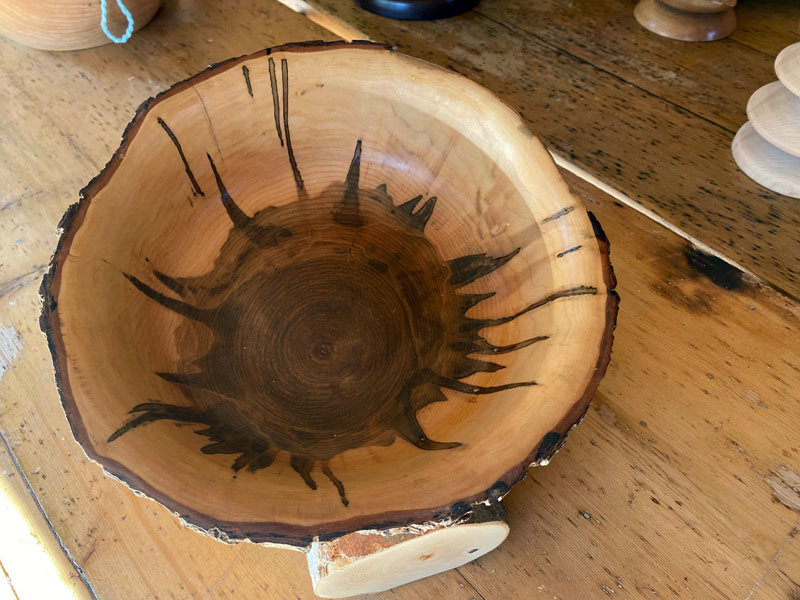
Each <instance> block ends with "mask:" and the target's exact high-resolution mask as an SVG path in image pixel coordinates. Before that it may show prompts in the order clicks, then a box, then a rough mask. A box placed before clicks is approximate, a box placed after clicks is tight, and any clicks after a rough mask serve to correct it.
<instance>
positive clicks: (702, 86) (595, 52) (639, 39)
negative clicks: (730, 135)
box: [476, 0, 800, 132]
mask: <svg viewBox="0 0 800 600" xmlns="http://www.w3.org/2000/svg"><path fill="white" fill-rule="evenodd" d="M747 6H748V5H747V3H744V4H743V6H742V8H741V9H740V11H741V10H744V11H745V12H747V11H748V8H747ZM749 10H752V8H749ZM476 12H477V13H478V14H480V15H482V16H484V17H486V18H488V19H491V20H494V21H496V22H498V23H502V24H503V25H504V26H506V27H508V28H510V29H513V30H514V31H516V32H519V33H521V34H524V35H529V36H533V37H535V38H537V39H539V40H541V41H543V42H546V43H548V44H550V45H552V46H553V47H555V48H558V49H559V50H561V51H562V52H565V53H567V54H569V55H571V56H574V57H576V58H578V59H579V60H583V61H586V62H587V63H590V64H591V65H593V66H595V67H597V68H598V69H600V70H602V71H605V72H608V73H610V74H613V75H614V76H616V77H618V78H619V79H621V80H623V81H625V82H627V83H630V84H632V85H633V86H635V87H636V88H639V89H642V90H644V91H646V92H649V93H650V94H652V95H654V96H658V97H659V98H663V99H664V100H667V101H668V102H670V103H672V104H675V105H676V106H680V107H682V108H685V109H686V110H688V111H690V112H691V113H694V114H695V115H697V116H700V117H703V118H705V119H707V120H709V121H712V122H713V123H715V124H717V125H719V126H721V127H723V128H725V129H727V130H728V131H731V132H735V131H736V130H737V129H738V128H739V126H740V125H741V124H742V123H744V121H745V120H747V117H746V116H745V106H746V104H747V100H748V98H749V97H750V94H752V93H753V92H754V91H755V90H757V89H758V88H759V87H761V86H762V85H764V84H766V83H769V82H770V81H774V80H775V79H776V75H775V70H774V66H773V64H774V61H775V56H776V54H777V53H776V54H772V55H770V54H767V53H765V52H763V51H761V50H759V49H755V48H751V47H749V46H747V45H744V44H741V43H739V42H738V41H737V38H736V36H737V34H736V33H734V35H733V36H732V37H730V38H727V39H724V40H720V41H718V42H716V43H713V44H709V43H696V44H695V43H682V42H676V41H674V40H668V39H665V38H663V37H661V36H658V35H654V34H652V33H650V32H648V31H647V30H645V29H644V28H643V27H642V26H641V25H639V23H637V22H636V20H635V19H634V18H633V12H632V10H631V4H630V2H628V1H626V0H602V1H601V2H590V1H587V0H583V1H579V2H574V3H570V4H564V3H563V2H559V1H558V0H544V1H543V2H537V3H536V5H535V8H532V7H531V6H530V5H529V4H528V3H522V2H510V1H508V0H483V2H481V4H480V6H479V7H478V8H477V9H476ZM767 12H768V11H767ZM786 12H792V13H793V14H790V15H786V16H787V18H788V20H789V21H790V22H792V23H794V22H795V21H798V22H800V5H797V6H795V7H794V8H792V9H788V8H787V11H786ZM744 18H745V22H749V21H752V20H753V19H752V17H750V16H749V15H745V17H744ZM783 29H784V30H788V29H789V25H785V26H784V27H783Z"/></svg>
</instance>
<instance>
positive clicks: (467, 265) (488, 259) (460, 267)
mask: <svg viewBox="0 0 800 600" xmlns="http://www.w3.org/2000/svg"><path fill="white" fill-rule="evenodd" d="M520 250H521V248H517V249H516V250H512V251H511V252H509V253H508V254H506V255H505V256H500V257H497V258H495V257H494V256H488V255H487V254H470V255H469V256H461V257H459V258H455V259H453V260H451V261H450V262H449V263H448V264H449V266H450V283H451V284H452V285H453V286H455V287H461V286H464V285H467V284H468V283H472V282H473V281H475V280H477V279H480V278H481V277H485V276H486V275H488V274H489V273H491V272H492V271H496V270H497V269H499V268H500V267H502V266H503V265H504V264H506V263H507V262H508V261H510V260H511V259H512V258H514V257H515V256H516V255H517V254H519V251H520Z"/></svg>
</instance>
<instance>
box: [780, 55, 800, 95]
mask: <svg viewBox="0 0 800 600" xmlns="http://www.w3.org/2000/svg"><path fill="white" fill-rule="evenodd" d="M775 73H776V74H777V75H778V79H780V80H781V83H782V84H783V85H785V86H786V89H788V90H789V91H790V92H792V93H793V94H794V95H796V96H800V42H797V43H795V44H792V45H791V46H786V48H784V49H783V50H781V52H780V54H778V56H777V58H776V59H775Z"/></svg>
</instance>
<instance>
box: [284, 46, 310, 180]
mask: <svg viewBox="0 0 800 600" xmlns="http://www.w3.org/2000/svg"><path fill="white" fill-rule="evenodd" d="M281 84H282V86H283V130H284V131H285V132H286V150H287V151H288V152H289V164H290V165H291V166H292V173H293V174H294V182H295V185H297V189H299V190H302V189H304V184H303V177H302V175H300V169H298V168H297V161H296V160H295V158H294V151H293V150H292V137H291V135H290V134H289V63H288V62H287V61H286V59H285V58H282V59H281Z"/></svg>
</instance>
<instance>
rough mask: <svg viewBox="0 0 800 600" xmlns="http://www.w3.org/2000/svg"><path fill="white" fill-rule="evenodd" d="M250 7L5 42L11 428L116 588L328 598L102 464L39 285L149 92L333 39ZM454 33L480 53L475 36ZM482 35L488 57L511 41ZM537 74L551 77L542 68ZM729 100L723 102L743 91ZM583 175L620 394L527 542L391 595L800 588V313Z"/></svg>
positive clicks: (514, 536) (267, 553)
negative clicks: (58, 374) (68, 381)
mask: <svg viewBox="0 0 800 600" xmlns="http://www.w3.org/2000/svg"><path fill="white" fill-rule="evenodd" d="M485 1H486V0H484V2H485ZM239 6H240V10H241V12H240V13H237V12H236V11H231V10H227V9H226V8H224V7H217V6H216V3H210V2H209V3H205V2H194V3H191V4H182V5H181V7H180V9H178V7H177V6H176V5H172V4H168V5H167V10H166V11H165V12H163V13H162V14H159V15H158V17H157V18H156V20H155V21H154V22H153V23H152V24H151V25H150V26H148V27H147V28H145V29H144V30H142V31H141V32H140V33H139V34H138V35H137V36H136V37H135V38H134V40H133V41H132V42H131V43H129V44H128V45H127V47H126V49H124V51H123V50H122V49H120V48H117V47H110V46H109V47H105V48H103V49H101V50H99V51H97V52H92V53H78V54H68V55H60V56H52V55H46V54H42V53H36V52H31V51H26V50H25V49H23V48H19V47H18V46H15V45H13V44H10V43H8V42H0V56H1V57H2V58H3V62H2V67H0V69H2V73H3V76H4V77H5V78H6V81H8V82H9V85H7V86H2V88H0V104H2V106H3V107H12V108H13V111H14V112H13V113H12V114H13V117H14V118H9V119H8V121H7V122H6V123H5V124H4V128H5V129H4V131H5V132H7V133H6V135H5V136H4V140H5V143H4V144H2V145H0V156H2V160H1V161H0V169H2V175H3V182H4V188H3V192H4V195H3V199H2V200H0V215H2V217H0V254H2V259H0V263H2V264H0V325H2V326H3V327H13V328H14V329H15V330H17V331H19V333H20V336H21V338H22V344H23V346H22V349H21V350H20V352H19V354H18V355H17V358H16V359H15V361H14V363H13V364H11V366H10V367H9V369H8V370H7V371H5V373H4V374H3V377H2V379H0V404H1V405H2V408H0V429H2V431H3V433H4V435H6V436H7V437H8V439H10V440H13V441H15V442H16V441H19V442H21V443H20V444H19V445H15V446H14V452H15V456H16V457H17V458H18V460H19V462H20V465H21V467H22V468H23V470H24V471H25V473H27V474H29V476H30V477H31V480H32V481H33V482H35V483H34V488H35V490H36V492H37V494H38V495H39V499H40V500H41V502H42V505H43V506H44V508H45V510H46V512H47V515H48V516H49V518H50V520H51V522H52V523H53V524H54V526H55V527H56V528H57V530H58V532H59V534H60V535H61V537H62V538H63V540H64V542H65V544H66V545H67V547H68V548H69V549H70V551H71V552H72V553H73V555H74V556H75V558H76V560H77V562H78V563H79V564H80V565H81V566H82V567H83V568H84V569H85V570H86V572H87V574H88V577H89V578H90V580H91V581H92V584H93V585H94V587H95V589H96V590H97V592H98V594H99V596H100V597H102V598H108V599H116V598H119V599H124V600H130V599H140V598H141V599H145V598H146V599H150V598H162V599H163V598H175V599H179V600H185V598H187V597H196V598H251V597H259V598H267V599H272V598H274V599H276V600H278V599H284V598H302V599H303V600H305V599H307V598H312V595H311V594H312V592H311V587H310V584H308V583H307V582H306V578H307V574H306V566H305V560H304V557H303V556H302V555H301V554H300V553H291V552H286V551H281V550H273V549H269V548H261V547H257V546H253V545H249V544H244V545H237V546H227V545H224V544H220V543H218V542H216V541H214V540H211V539H208V538H206V537H204V536H200V535H197V534H196V533H194V532H192V531H189V530H188V529H186V528H185V527H183V526H182V525H181V524H180V522H179V521H178V519H177V518H175V517H174V516H173V515H171V514H169V513H168V512H167V511H166V510H163V509H162V508H160V507H158V506H157V505H156V504H154V503H153V502H150V501H148V500H145V499H142V498H138V497H136V496H134V495H133V494H132V493H131V492H129V491H127V490H126V489H125V488H123V487H122V486H120V485H119V484H118V483H117V482H114V481H110V480H108V478H106V477H105V476H104V475H103V474H102V472H101V471H100V469H99V468H98V467H97V466H96V465H93V464H90V463H89V462H88V461H87V460H86V458H85V456H84V455H83V453H82V451H81V450H80V448H79V446H78V445H77V444H76V443H75V442H73V441H72V439H71V437H70V436H71V434H70V431H69V427H68V424H67V422H66V419H65V418H64V416H63V410H62V408H61V406H60V403H59V399H58V395H57V392H56V389H55V387H54V385H53V372H52V369H51V366H50V358H49V355H48V350H47V347H46V343H45V341H44V339H43V337H42V336H41V334H40V333H39V331H38V325H37V324H36V318H37V316H38V312H39V308H40V301H39V298H38V294H37V291H36V288H37V287H38V284H39V280H40V278H41V275H42V273H43V270H44V265H46V263H47V261H48V260H49V257H50V253H51V251H52V248H53V247H54V246H55V243H56V239H57V235H56V231H55V228H56V224H57V222H58V220H59V218H60V217H61V215H62V213H63V211H64V209H65V208H66V207H67V206H68V205H69V204H70V203H71V202H73V201H74V200H75V199H76V195H75V194H76V190H78V189H80V188H81V187H82V186H83V185H84V184H85V183H86V181H88V179H89V178H90V177H92V176H93V175H94V174H95V173H96V172H97V171H99V169H100V168H101V167H102V161H103V160H105V158H106V157H107V156H109V155H110V153H111V152H112V151H113V149H114V148H115V147H116V146H117V144H118V141H119V131H120V130H121V128H122V127H123V126H124V123H126V122H127V121H128V120H129V118H130V115H131V114H132V112H133V110H134V109H135V107H136V106H137V105H138V103H139V101H140V100H141V99H142V98H144V97H147V96H149V95H152V93H154V92H157V91H159V90H160V89H164V86H166V85H168V84H169V83H171V82H172V81H175V80H179V79H181V78H183V77H186V76H188V75H190V74H191V73H194V72H196V71H197V70H198V69H200V68H202V67H203V66H204V65H205V64H207V63H210V62H214V61H217V60H222V59H224V58H227V57H228V56H234V55H237V54H243V53H245V52H247V51H251V50H254V49H255V48H253V43H254V40H258V41H259V45H263V46H266V45H270V44H274V43H280V42H284V41H290V40H292V39H303V38H306V39H309V38H322V37H325V38H327V34H326V33H325V32H324V31H322V30H320V29H318V28H316V27H314V26H313V25H311V24H309V23H308V22H307V21H303V20H302V19H301V18H300V17H298V16H297V15H293V14H292V13H289V12H287V11H286V10H283V9H282V8H281V7H275V6H273V5H271V4H264V3H255V2H253V3H249V2H243V3H240V5H239ZM562 6H565V5H563V4H562ZM631 6H632V4H628V8H629V9H630V7H631ZM565 10H566V9H565ZM796 10H797V9H796V4H795V3H793V2H779V3H777V4H776V3H775V2H774V1H772V0H770V1H769V2H767V1H766V0H750V1H748V2H745V3H742V4H740V6H739V8H738V9H737V11H738V13H739V29H738V31H737V33H736V34H735V36H734V40H735V41H736V43H737V44H739V46H740V47H738V48H737V49H735V50H734V52H739V53H741V52H744V50H745V48H744V46H745V45H746V46H747V47H748V48H751V49H757V50H758V51H759V52H762V53H764V54H765V60H771V57H774V56H775V55H776V54H777V53H778V52H779V51H780V49H781V48H783V47H785V46H786V45H788V44H790V43H792V42H793V41H796V35H797V33H798V32H797V29H796V28H797V20H796V19H792V18H790V17H791V15H793V14H795V11H796ZM259 11H262V12H259ZM499 14H502V13H499ZM544 14H547V11H545V13H544ZM631 21H632V19H631ZM576 22H577V21H576ZM415 27H416V26H415ZM631 27H636V28H638V25H636V24H635V23H633V24H632V25H631ZM491 31H492V32H494V33H495V35H496V36H503V35H505V33H504V30H503V29H502V28H500V27H497V28H495V29H492V30H491ZM646 33H647V32H643V34H646ZM793 36H794V37H793ZM649 37H650V38H655V36H649ZM328 39H330V38H328ZM448 39H449V41H450V42H452V44H453V47H454V48H455V49H458V44H459V43H460V42H459V40H458V38H457V37H449V38H448ZM655 39H658V38H655ZM207 40H212V41H207ZM734 40H728V41H721V42H718V43H716V44H715V45H713V46H715V47H716V45H717V44H721V45H726V44H730V43H732V42H733V41H734ZM445 41H448V40H445ZM419 43H420V44H423V43H424V40H422V41H420V42H419ZM480 43H481V44H483V47H485V48H488V47H490V46H491V38H483V41H482V42H480ZM476 44H478V42H476ZM486 44H489V45H490V46H486ZM494 44H495V45H494V46H491V47H494V48H495V49H496V48H497V45H496V44H497V42H495V43H494ZM682 46H683V47H686V46H685V45H682ZM153 47H158V48H161V49H162V50H161V51H160V52H153V51H152V48H153ZM707 47H708V48H711V46H707ZM687 51H688V50H687ZM419 52H423V49H422V48H421V49H420V50H419ZM623 54H625V53H623ZM439 56H444V55H441V54H440V55H439ZM739 56H742V55H741V54H740V55H739ZM737 60H738V59H737ZM742 62H743V63H744V62H746V61H745V59H742ZM443 64H448V61H447V60H446V56H445V57H444V62H443ZM476 66H478V68H481V67H480V65H476ZM456 67H457V65H456ZM75 72H77V73H78V75H77V76H76V75H75ZM543 72H544V73H545V75H547V69H546V68H545V69H544V71H543ZM80 73H83V74H84V75H85V77H83V76H81V75H80ZM519 75H520V78H521V81H523V83H525V84H526V85H528V86H531V85H533V84H532V83H531V79H530V76H529V74H528V73H526V72H521V73H520V74H519ZM538 76H540V77H541V76H542V75H541V74H539V75H538ZM548 76H550V75H548ZM128 77H134V79H131V80H128V79H127V78H128ZM526 77H527V79H526ZM586 77H589V75H588V72H587V74H586ZM765 82H766V80H765V81H764V82H763V83H765ZM544 85H548V86H549V85H550V84H549V83H547V82H546V83H545V84H544ZM159 86H161V87H159ZM242 86H245V83H244V79H242ZM756 87H757V86H756V85H754V86H753V87H752V89H751V90H750V92H748V93H747V94H746V95H745V100H746V97H747V95H749V93H751V92H752V90H754V89H755V88H756ZM568 97H569V96H564V95H563V94H562V95H561V96H558V95H554V96H553V98H552V99H551V102H553V103H558V102H561V103H563V102H564V101H565V100H564V99H565V98H568ZM86 98H91V99H90V100H89V101H88V106H89V108H91V110H87V109H86V106H87V105H86V103H85V102H86ZM628 98H629V99H630V96H628ZM710 100H713V101H714V102H717V103H719V102H721V94H712V98H711V99H710ZM741 106H742V110H743V107H744V104H743V103H742V104H741ZM674 112H677V109H673V113H674ZM268 116H269V115H268ZM742 120H744V113H743V112H742ZM273 131H274V127H273ZM43 140H44V141H43ZM609 164H610V165H611V166H610V167H609V169H611V170H613V163H609ZM564 177H565V178H567V179H568V181H569V183H570V184H571V185H572V186H573V188H574V190H575V191H576V193H578V194H579V195H580V196H581V197H582V198H583V199H584V201H585V202H586V203H587V204H589V205H590V206H591V208H592V210H593V211H595V212H596V213H597V215H598V217H599V218H600V219H601V220H602V222H603V223H604V226H605V228H606V230H607V233H608V235H609V237H610V238H611V239H612V241H613V244H614V247H613V253H614V257H615V265H616V269H617V272H618V274H619V275H620V292H621V294H622V295H623V298H624V301H623V305H622V311H621V314H620V324H619V327H618V329H617V342H616V345H615V354H614V362H612V368H611V369H610V372H609V375H608V377H607V378H606V380H605V382H604V384H603V387H602V388H601V390H600V392H599V395H598V400H599V401H600V402H598V403H597V404H596V408H595V409H593V410H592V411H590V413H589V415H588V416H587V419H586V421H585V422H584V424H583V425H582V427H581V428H579V429H578V430H576V432H575V434H574V435H573V436H572V437H571V439H570V443H569V444H568V445H567V447H566V449H565V451H564V452H562V453H560V454H559V455H557V457H556V459H555V460H554V461H553V462H552V464H551V465H549V466H548V467H547V468H546V469H542V470H539V471H534V472H533V476H532V477H529V478H528V479H526V480H525V481H523V482H522V484H520V486H517V488H516V489H515V491H513V492H512V493H511V494H510V495H509V496H508V497H507V503H508V505H507V507H508V513H509V520H510V523H511V535H510V537H509V539H508V540H507V542H506V543H505V544H503V546H501V550H499V551H497V552H494V553H491V554H489V555H487V556H486V557H483V558H482V559H480V561H477V562H476V563H474V566H472V567H469V568H468V569H464V568H461V569H459V571H458V572H457V571H450V572H448V573H445V574H442V575H439V576H436V577H434V578H431V579H428V580H424V581H421V582H416V583H413V584H410V585H409V586H405V587H403V588H399V589H397V590H395V592H394V593H392V594H385V595H380V596H377V597H378V598H383V597H386V598H389V597H391V598H399V599H400V600H404V599H407V600H420V599H421V600H440V599H441V598H448V599H450V598H453V599H454V600H469V599H470V598H480V597H483V598H485V599H487V600H489V599H492V600H494V599H495V598H497V599H505V598H513V597H519V598H531V597H533V598H537V597H542V598H551V597H552V596H556V595H557V596H558V597H560V598H582V597H587V598H606V597H609V596H610V595H611V593H612V592H613V594H614V595H615V596H619V597H636V598H653V597H655V594H653V590H655V591H657V592H659V597H674V594H673V592H672V591H671V590H670V587H672V588H673V589H674V590H675V592H676V593H678V594H679V597H685V598H698V599H700V598H701V599H703V600H706V599H708V598H711V599H716V598H719V599H723V598H725V599H727V598H731V597H733V598H746V597H747V596H748V594H750V593H751V592H752V591H753V589H754V587H756V583H757V582H761V583H760V585H759V586H758V587H756V589H755V592H754V593H753V595H752V597H751V599H752V598H755V599H757V600H773V599H780V600H787V599H788V598H792V596H791V595H790V594H791V593H792V590H793V588H792V587H791V586H792V585H793V584H792V581H794V582H795V583H796V582H797V581H798V574H797V572H796V565H797V564H800V559H798V558H797V540H798V535H797V534H795V535H794V537H790V534H791V533H792V532H793V531H795V529H796V527H797V521H798V513H797V512H796V511H794V510H793V509H792V508H789V507H787V506H786V505H784V504H780V503H779V502H778V501H777V500H775V499H774V496H773V492H772V488H771V486H770V484H769V483H768V482H767V479H768V478H769V477H772V476H773V474H774V472H775V471H776V470H778V469H780V467H781V466H785V467H786V468H787V469H789V470H791V471H793V472H794V473H800V447H798V444H797V439H796V432H797V430H798V428H799V427H800V424H798V421H797V418H798V417H797V415H798V408H799V405H798V401H797V394H796V390H797V389H798V385H800V382H798V377H799V375H798V374H799V373H800V371H798V368H800V367H799V366H798V365H797V363H796V361H793V360H792V356H794V355H796V350H795V348H796V339H797V330H798V323H797V312H798V307H797V305H796V304H794V303H792V302H790V301H787V300H785V299H784V298H781V297H780V296H779V295H776V294H775V293H774V292H772V291H770V290H769V289H765V288H763V287H761V286H753V285H750V284H748V282H747V281H746V280H745V279H744V278H743V277H742V274H741V273H738V272H737V271H735V270H730V269H728V270H726V269H724V268H722V267H721V266H720V265H718V264H716V263H714V261H713V260H709V259H707V258H705V259H704V258H703V257H702V256H699V255H697V254H696V253H692V252H691V251H690V248H688V247H687V246H686V244H685V242H684V241H683V240H682V239H680V238H678V237H677V236H675V235H674V234H672V233H669V232H668V231H666V230H665V229H663V228H662V227H661V226H659V225H657V224H655V223H653V222H652V221H649V220H647V219H646V218H645V217H642V216H641V215H639V214H638V213H635V212H633V211H631V210H630V209H629V208H625V207H623V206H619V205H617V204H616V203H615V202H614V201H613V200H611V199H609V198H608V197H607V196H606V195H604V194H603V193H602V192H600V191H598V190H596V189H595V188H592V187H591V186H586V185H584V184H582V183H581V182H580V181H578V180H576V179H574V178H573V177H571V176H570V175H569V174H565V175H564ZM601 177H602V178H603V179H606V177H605V176H604V175H602V174H601ZM742 177H743V176H742ZM653 190H656V191H654V192H653V195H654V197H655V198H656V199H658V198H659V197H660V194H661V193H662V191H663V193H665V194H670V193H672V192H671V191H670V189H669V186H666V185H661V186H660V189H659V187H657V186H654V187H653ZM189 195H190V194H189ZM762 200H763V204H764V205H766V206H767V207H768V206H770V205H772V209H771V210H772V211H773V212H774V213H775V214H777V215H781V216H780V219H779V218H778V217H777V216H776V217H774V221H773V222H774V226H778V227H781V228H791V227H793V225H792V220H791V218H790V217H789V216H788V215H787V214H786V213H785V212H784V213H781V208H780V206H775V205H774V202H775V197H774V196H770V197H769V198H768V199H762ZM762 209H763V210H767V208H764V207H762V206H761V200H760V199H759V198H758V197H757V196H755V195H754V196H753V198H752V207H751V208H748V206H747V203H746V202H743V203H742V204H741V205H740V208H739V209H737V210H740V214H749V215H751V216H753V217H758V218H762V216H763V215H762V214H761V213H760V212H759V211H761V210H762ZM748 211H749V212H748ZM776 211H777V212H776ZM779 221H780V222H779ZM723 223H724V224H725V225H726V226H731V225H729V224H728V221H723ZM731 223H733V222H731ZM733 224H734V225H735V223H733ZM751 225H752V223H751ZM757 225H758V224H757V223H756V224H755V225H752V227H753V231H752V234H745V233H743V234H742V236H743V239H744V240H745V241H746V240H748V239H749V240H750V242H752V243H754V244H759V243H761V244H762V245H763V241H762V242H759V241H754V240H753V238H754V239H755V240H758V238H757V237H756V236H757V235H759V234H760V233H762V232H761V230H760V229H759V228H758V227H757ZM706 227H712V224H710V223H706ZM770 228H771V227H770ZM784 233H786V232H785V231H784ZM751 235H752V236H753V237H750V236H751ZM790 246H791V244H790ZM765 252H766V251H765ZM690 265H692V266H690ZM23 425H24V427H23ZM39 440H41V444H40V442H39ZM37 467H41V470H40V472H39V473H38V474H36V473H35V471H36V468H37ZM8 481H9V482H10V483H11V485H12V486H14V485H18V482H19V481H20V480H19V478H18V477H13V478H10V479H9V480H8ZM21 492H25V491H24V490H21ZM25 493H28V492H25ZM652 498H655V499H656V500H657V502H655V501H653V499H652ZM40 535H41V536H42V537H43V538H44V537H46V536H47V535H50V534H49V533H48V532H47V531H42V532H40ZM781 549H783V551H782V552H781ZM501 552H502V554H500V553H501ZM779 552H780V555H779ZM776 556H777V558H776ZM773 559H775V560H774V562H773ZM465 576H466V579H465ZM373 598H374V597H373Z"/></svg>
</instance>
